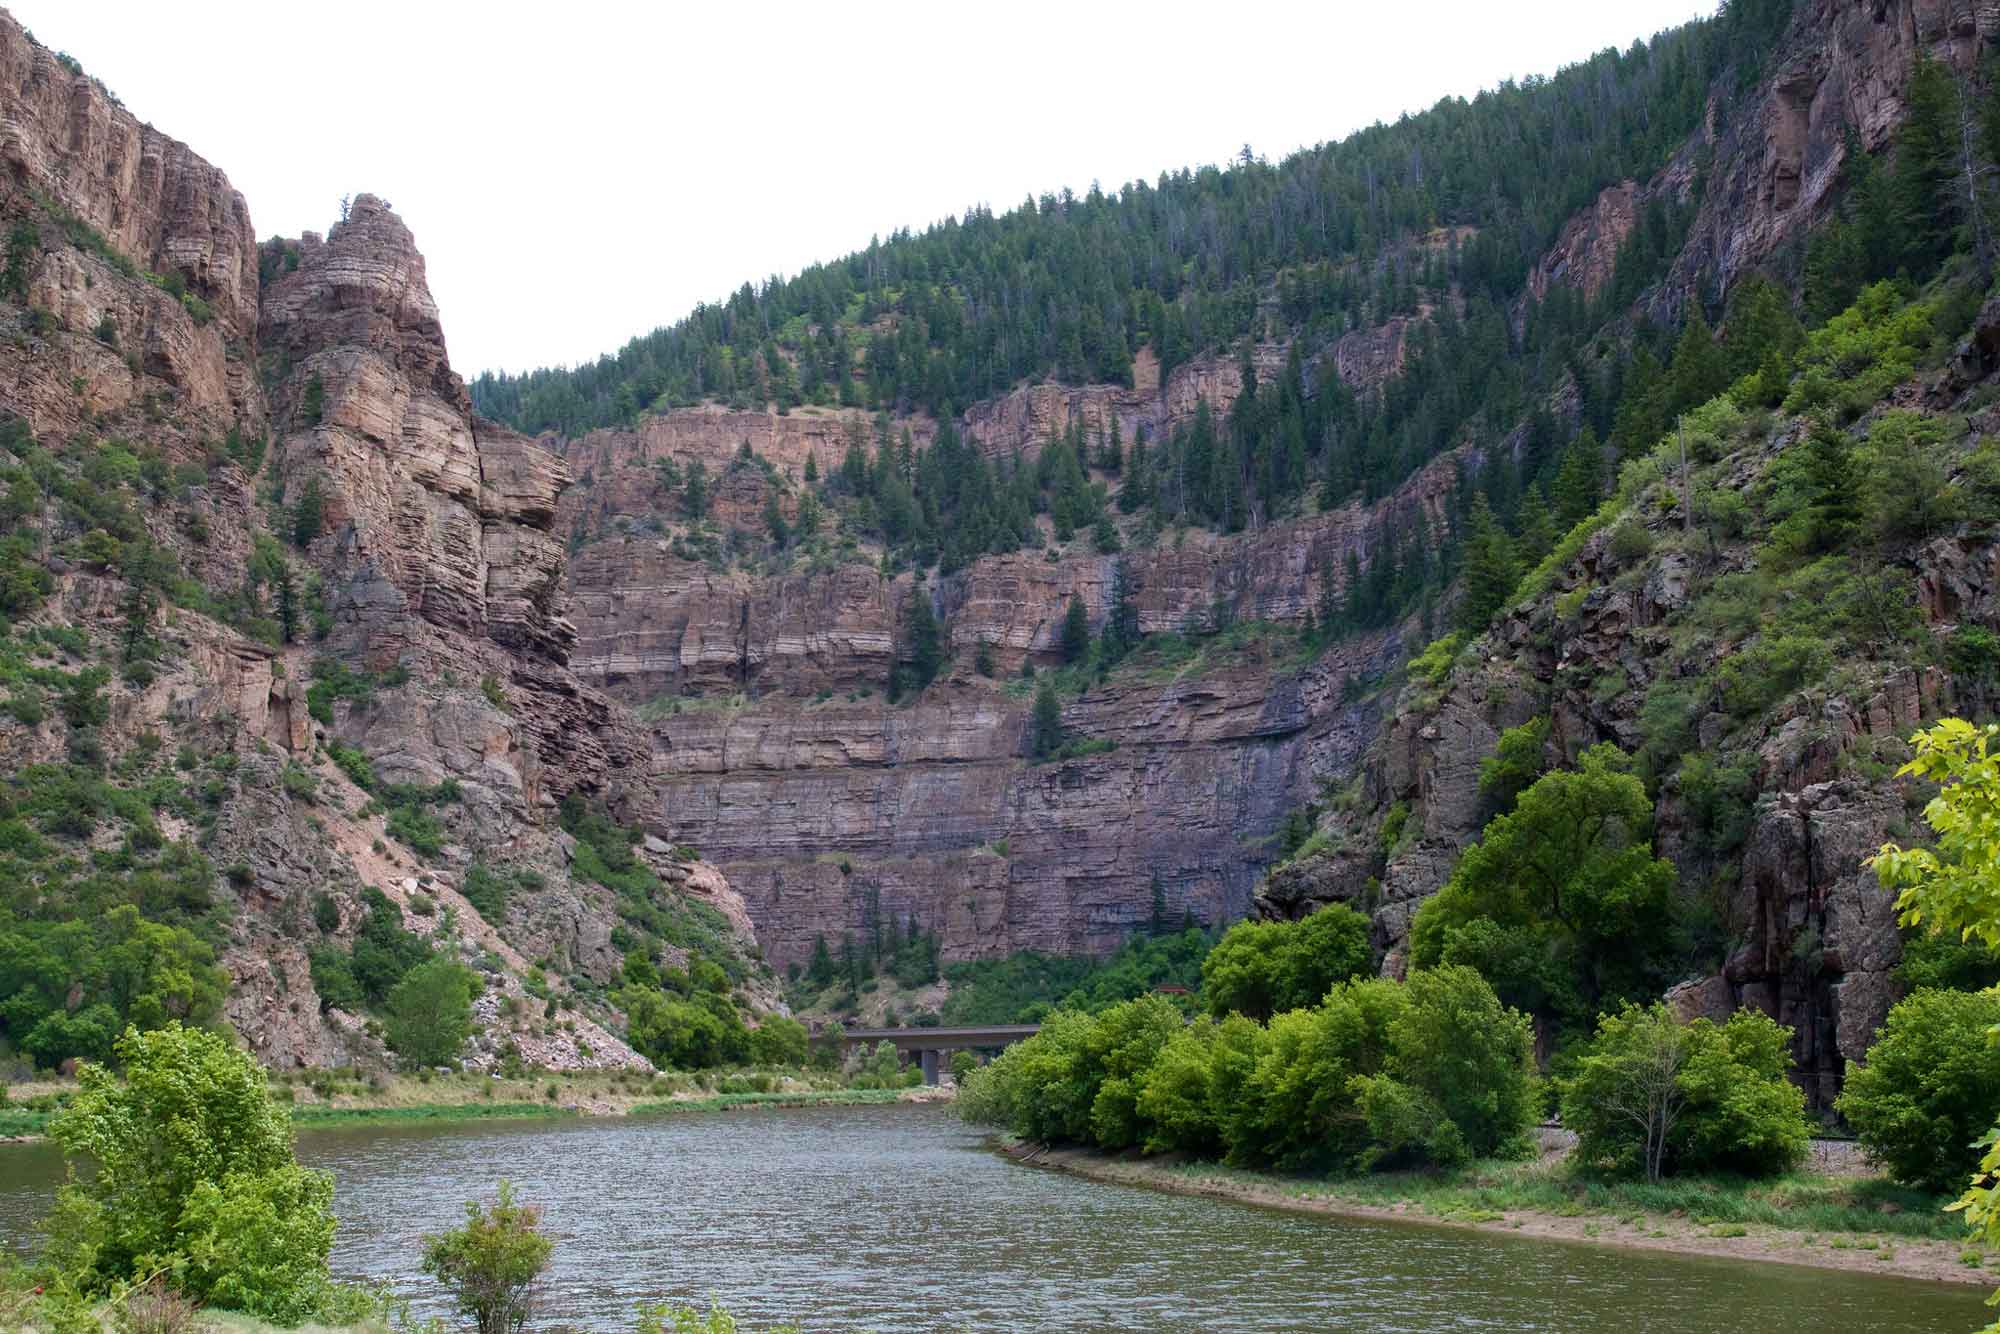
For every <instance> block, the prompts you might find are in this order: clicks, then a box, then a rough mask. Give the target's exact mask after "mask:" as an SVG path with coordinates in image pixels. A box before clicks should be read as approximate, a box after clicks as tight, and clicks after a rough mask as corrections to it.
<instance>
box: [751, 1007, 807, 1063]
mask: <svg viewBox="0 0 2000 1334" xmlns="http://www.w3.org/2000/svg"><path fill="white" fill-rule="evenodd" d="M806 1039H807V1034H806V1026H805V1025H804V1024H802V1023H800V1022H799V1021H798V1020H796V1019H793V1018H790V1017H788V1016H786V1015H782V1014H767V1015H765V1016H764V1017H763V1019H761V1020H759V1021H758V1024H757V1027H755V1028H753V1029H751V1030H750V1059H751V1060H752V1061H754V1062H756V1063H757V1064H758V1065H780V1066H800V1065H804V1064H805V1063H806Z"/></svg>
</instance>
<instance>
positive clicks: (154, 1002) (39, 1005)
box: [0, 825, 229, 1068]
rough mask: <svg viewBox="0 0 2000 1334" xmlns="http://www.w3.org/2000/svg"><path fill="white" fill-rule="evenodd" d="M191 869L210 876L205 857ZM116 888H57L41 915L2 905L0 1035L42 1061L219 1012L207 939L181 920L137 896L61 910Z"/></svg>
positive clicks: (222, 976)
mask: <svg viewBox="0 0 2000 1334" xmlns="http://www.w3.org/2000/svg"><path fill="white" fill-rule="evenodd" d="M14 827H15V829H17V830H19V829H20V828H21V827H20V826H19V825H15V826H14ZM4 828H5V826H4V825H0V829H4ZM17 846H18V844H17ZM197 874H199V875H200V878H201V880H202V881H204V882H206V881H210V880H212V878H213V875H214V873H213V871H212V870H208V869H207V866H206V863H205V862H203V863H201V869H200V871H199V872H198V873H197ZM135 879H136V877H135ZM160 883H161V887H162V888H164V887H165V885H164V882H160ZM114 887H115V883H114V884H113V885H103V886H94V887H92V888H91V890H89V891H86V893H85V895H84V896H83V897H82V898H79V899H70V898H68V897H67V896H66V895H63V896H60V897H58V898H57V899H56V900H55V901H54V902H52V903H46V904H45V905H44V907H45V908H47V909H53V910H54V912H55V913H57V914H62V915H58V916H52V917H51V918H47V919H43V920H34V919H20V918H15V919H12V920H9V918H10V914H9V913H7V912H5V911H0V1035H4V1036H5V1037H6V1038H7V1040H8V1041H9V1042H10V1043H11V1044H12V1045H13V1046H14V1047H15V1049H16V1050H18V1051H20V1052H22V1053H23V1054H25V1055H27V1056H28V1057H29V1058H31V1059H32V1060H34V1061H35V1063H36V1064H38V1065H40V1066H43V1067H46V1068H54V1067H55V1066H57V1065H60V1064H61V1063H62V1062H64V1061H66V1060H68V1059H70V1058H71V1057H80V1058H83V1059H86V1060H91V1061H97V1062H100V1063H101V1062H104V1061H108V1060H110V1059H111V1057H112V1055H113V1043H114V1041H115V1040H116V1039H117V1037H118V1035H119V1034H120V1033H121V1032H124V1031H125V1030H126V1029H128V1028H137V1029H143V1030H152V1029H158V1028H162V1027H164V1026H166V1025H168V1024H170V1023H174V1022H179V1021H185V1022H187V1023H190V1024H196V1025H205V1024H210V1023H213V1022H215V1021H216V1020H217V1019H219V1017H220V1016H221V1013H222V1002H223V1000H224V998H225V996H226V995H227V993H228V985H229V979H228V975H227V974H226V973H225V972H224V971H223V970H222V969H221V968H220V967H218V966H217V964H216V962H215V951H214V949H213V947H212V945H211V944H210V943H209V942H208V941H207V940H204V939H202V938H200V937H199V936H197V935H196V934H195V932H193V931H191V930H190V929H189V928H188V927H186V926H178V925H170V924H169V923H166V922H160V921H148V920H146V919H145V918H144V917H142V916H141V904H134V903H129V902H128V903H118V904H117V905H116V906H110V905H108V904H105V905H103V906H101V907H100V908H99V909H98V910H97V911H95V912H85V914H84V915H82V916H68V915H67V912H68V911H70V910H71V909H69V908H66V907H65V905H66V904H72V905H75V907H76V908H81V905H82V904H83V903H86V902H91V901H93V900H96V899H97V894H96V892H95V890H97V889H99V888H104V889H109V888H114ZM204 893H205V889H204ZM100 902H101V901H100ZM142 903H144V900H143V899H142ZM146 906H149V907H152V908H153V909H154V911H159V912H163V913H164V910H165V904H164V903H155V904H147V905H146Z"/></svg>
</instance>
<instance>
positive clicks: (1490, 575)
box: [1458, 491, 1520, 634]
mask: <svg viewBox="0 0 2000 1334" xmlns="http://www.w3.org/2000/svg"><path fill="white" fill-rule="evenodd" d="M1467 529H1468V531H1467V535H1466V539H1465V598H1464V601H1462V602H1461V603H1460V604H1459V608H1458V623H1459V626H1460V627H1461V628H1462V629H1465V630H1467V631H1470V632H1471V633H1473V634H1478V633H1479V632H1480V631H1482V630H1484V629H1485V628H1486V627H1487V626H1488V625H1490V624H1492V622H1493V617H1494V615H1495V614H1496V613H1497V612H1498V611H1499V610H1500V608H1501V607H1503V606H1505V605H1506V603H1507V598H1508V597H1509V596H1510V595H1511V594H1512V593H1513V591H1514V585H1515V583H1516V582H1517V581H1518V580H1519V579H1520V570H1519V569H1518V567H1517V566H1516V565H1515V561H1514V544H1513V542H1512V541H1511V540H1509V538H1508V536H1507V530H1506V529H1504V528H1502V527H1501V526H1500V522H1499V520H1497V519H1495V518H1494V517H1493V507H1492V506H1490V505H1488V504H1487V503H1486V494H1485V492H1483V491H1482V492H1480V493H1478V494H1476V495H1475V496H1473V498H1472V514H1471V517H1470V519H1469V520H1468V521H1467Z"/></svg>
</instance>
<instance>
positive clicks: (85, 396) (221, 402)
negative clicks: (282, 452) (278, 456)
mask: <svg viewBox="0 0 2000 1334" xmlns="http://www.w3.org/2000/svg"><path fill="white" fill-rule="evenodd" d="M0 208H4V211H5V212H6V214H7V216H8V217H9V219H10V222H9V226H10V228H11V227H13V226H15V225H17V224H18V225H23V226H30V227H33V228H34V229H35V232H36V233H37V234H39V236H40V244H39V245H38V246H35V247H33V248H32V250H31V253H30V258H29V261H28V274H27V279H28V281H27V288H28V290H27V302H26V304H27V305H28V306H29V307H31V308H32V309H33V310H35V311H39V312H41V313H42V324H41V327H39V328H36V327H35V326H34V325H32V324H31V325H30V329H29V331H28V333H27V335H26V336H24V337H23V338H18V339H8V340H0V401H4V402H5V403H6V405H7V408H8V410H9V412H11V413H12V414H14V415H16V416H20V417H22V418H24V419H26V420H27V422H28V424H29V425H30V427H31V428H32V429H34V430H35V431H36V432H37V433H40V434H42V435H44V436H46V437H51V438H63V437H67V436H68V435H69V434H71V433H72V432H74V431H76V430H77V429H78V428H79V427H80V426H81V425H82V424H83V423H84V422H85V421H86V420H95V421H97V422H100V423H107V422H108V423H109V424H112V425H116V426H124V427H126V428H127V429H128V430H130V432H131V433H132V434H134V435H140V434H141V433H142V432H143V438H145V439H146V440H148V441H149V442H152V443H156V444H158V445H160V446H161V447H162V448H163V449H165V450H166V452H168V454H169V455H170V456H172V457H174V458H175V459H176V460H177V461H186V460H190V459H194V458H198V457H200V452H201V447H202V445H203V444H204V443H205V442H206V441H208V440H211V439H220V438H221V437H222V436H223V435H224V434H225V433H227V432H228V431H229V430H231V429H232V428H237V427H242V428H243V429H244V430H246V431H250V432H255V431H258V430H261V424H262V419H263V394H262V390H261V388H260V387H259V385H258V383H257V376H256V368H255V366H254V364H253V362H252V360H251V359H250V358H249V357H248V356H247V355H246V350H247V349H248V348H249V347H250V346H251V343H252V340H253V338H254V334H255V330H256V326H257V247H256V238H255V234H254V233H253V232H252V230H251V226H250V212H249V209H248V208H247V207H246V206H245V204H244V202H243V197H242V196H241V195H240V194H238V193H237V192H236V191H235V190H234V189H233V188H231V186H230V184H229V181H228V179H227V178H226V177H224V176H223V174H222V173H221V171H219V170H217V169H216V168H215V167H213V166H211V165H210V164H208V163H207V162H204V161H203V160H202V159H201V158H199V157H197V156H196V155H195V154H194V152H193V151H192V150H190V149H189V148H188V146H187V145H186V144H183V143H180V142H179V141H177V140H174V139H170V138H168V137H167V136H166V135H164V134H161V133H160V132H159V131H158V130H155V129H154V128H153V127H152V126H150V125H142V124H140V122H139V121H138V119H137V118H136V117H134V116H133V115H132V114H131V113H130V112H128V111H126V110H125V109H124V107H123V106H121V105H119V104H118V102H117V100H116V99H115V98H114V97H112V96H111V94H110V93H109V92H108V91H107V90H106V89H105V88H104V87H103V85H101V84H99V83H98V82H97V81H96V80H94V79H92V78H89V77H88V76H86V75H83V74H79V73H76V72H74V71H73V70H71V69H70V68H68V67H67V66H65V65H64V64H63V63H62V62H60V61H59V60H57V59H56V57H55V55H54V54H53V53H52V52H50V51H48V50H47V49H46V48H44V47H42V46H40V45H38V44H37V43H36V42H34V41H33V39H31V38H30V37H29V36H28V34H27V33H26V32H25V31H24V30H23V29H22V28H21V26H20V25H19V24H18V23H17V22H15V20H14V19H13V17H12V16H11V15H8V14H5V13H3V12H0ZM69 220H75V221H76V222H77V223H80V224H81V225H82V226H83V227H86V228H88V229H90V231H91V232H93V233H95V235H96V236H97V237H98V238H101V241H102V248H101V250H92V249H81V248H76V247H72V246H71V245H69V244H68V237H67V234H66V223H67V222H68V221H69ZM148 273H152V274H156V275H158V276H159V277H160V278H161V279H162V280H169V279H170V280H173V281H174V282H177V283H179V284H181V285H184V286H185V289H186V291H187V293H188V296H189V299H188V300H187V301H186V302H183V301H182V300H180V299H178V298H177V297H176V296H174V295H170V294H169V293H167V292H165V291H162V290H161V289H160V287H158V286H155V285H154V284H153V283H151V282H149V281H147V278H146V275H147V274H148Z"/></svg>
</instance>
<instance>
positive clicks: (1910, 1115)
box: [1837, 990, 2000, 1191]
mask: <svg viewBox="0 0 2000 1334" xmlns="http://www.w3.org/2000/svg"><path fill="white" fill-rule="evenodd" d="M1996 1027H2000V992H1995V991H1990V990H1989V991H1978V992H1966V991H1939V990H1926V991H1917V992H1914V993H1912V994H1911V995H1908V996H1906V997H1904V998H1903V999H1902V1000H1900V1001H1898V1002H1897V1003H1896V1005H1895V1006H1894V1008H1892V1009H1891V1010H1890V1011H1889V1018H1888V1021H1887V1022H1886V1023H1884V1024H1883V1026H1882V1028H1881V1030H1880V1032H1878V1033H1877V1034H1876V1037H1875V1041H1874V1043H1873V1044H1872V1045H1871V1046H1870V1047H1869V1048H1868V1059H1867V1061H1866V1063H1864V1064H1859V1065H1857V1064H1855V1063H1854V1062H1851V1061H1850V1062H1849V1063H1848V1066H1847V1081H1846V1085H1845V1087H1844V1089H1843V1091H1842V1092H1841V1095H1840V1101H1839V1103H1838V1104H1837V1105H1838V1107H1839V1110H1840V1114H1841V1116H1843V1117H1845V1118H1846V1120H1847V1123H1848V1124H1849V1125H1851V1126H1852V1127H1853V1128H1854V1132H1855V1134H1856V1135H1857V1136H1859V1137H1860V1140H1861V1142H1862V1143H1863V1144H1864V1145H1866V1146H1867V1148H1868V1152H1869V1154H1870V1156H1872V1157H1873V1158H1875V1159H1876V1160H1877V1161H1879V1162H1881V1163H1882V1164H1883V1165H1884V1166H1886V1167H1887V1168H1888V1169H1889V1174H1890V1175H1891V1176H1893V1177H1894V1178H1895V1179H1896V1180H1898V1181H1900V1182H1903V1183H1904V1184H1905V1185H1910V1186H1918V1187H1921V1188H1923V1189H1925V1190H1934V1191H1941V1190H1945V1189H1947V1188H1948V1187H1950V1186H1951V1185H1952V1184H1953V1183H1955V1182H1959V1181H1963V1180H1964V1179H1965V1178H1966V1177H1967V1176H1968V1175H1969V1174H1970V1173H1971V1172H1972V1170H1973V1168H1974V1167H1975V1166H1976V1165H1977V1164H1978V1162H1979V1149H1978V1147H1977V1143H1978V1140H1979V1137H1980V1135H1981V1133H1983V1132H1984V1131H1985V1130H1986V1129H1987V1127H1989V1126H1991V1125H1993V1124H1994V1123H1995V1122H1996V1121H2000V1053H1996V1052H1995V1050H1994V1040H1993V1037H1992V1034H1993V1031H1994V1030H1995V1028H1996Z"/></svg>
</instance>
